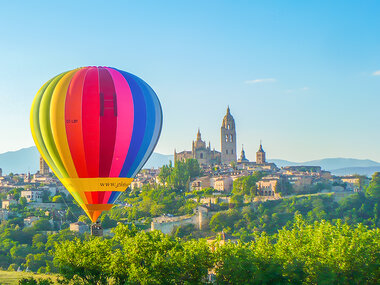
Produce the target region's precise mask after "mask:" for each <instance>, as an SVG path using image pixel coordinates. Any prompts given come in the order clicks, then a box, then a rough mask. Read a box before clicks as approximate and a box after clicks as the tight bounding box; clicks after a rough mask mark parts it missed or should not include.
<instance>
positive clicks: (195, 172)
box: [186, 158, 201, 179]
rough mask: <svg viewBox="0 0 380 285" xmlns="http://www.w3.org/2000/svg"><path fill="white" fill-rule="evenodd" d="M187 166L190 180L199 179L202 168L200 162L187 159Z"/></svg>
mask: <svg viewBox="0 0 380 285" xmlns="http://www.w3.org/2000/svg"><path fill="white" fill-rule="evenodd" d="M186 166H187V169H188V170H189V175H190V179H193V178H195V177H198V176H199V175H200V173H201V168H200V166H199V163H198V160H196V159H194V158H189V159H186Z"/></svg>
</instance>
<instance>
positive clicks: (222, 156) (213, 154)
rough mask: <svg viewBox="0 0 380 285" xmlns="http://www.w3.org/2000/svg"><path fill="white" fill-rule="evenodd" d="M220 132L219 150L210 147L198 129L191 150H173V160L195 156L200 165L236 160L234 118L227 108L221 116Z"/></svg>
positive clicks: (226, 162) (227, 162)
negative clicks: (222, 116)
mask: <svg viewBox="0 0 380 285" xmlns="http://www.w3.org/2000/svg"><path fill="white" fill-rule="evenodd" d="M220 132H221V152H219V151H216V150H215V148H214V149H211V145H210V142H209V144H208V146H206V142H205V141H203V140H202V137H201V132H200V130H198V133H197V139H196V140H195V141H193V146H192V149H191V151H182V152H178V153H177V152H176V151H175V150H174V161H177V160H180V161H185V160H186V159H189V158H195V159H197V160H198V162H199V164H201V165H212V164H229V163H231V162H236V161H237V156H236V130H235V120H234V118H233V117H232V115H231V113H230V108H229V107H228V108H227V113H226V115H225V116H224V118H223V121H222V127H221V128H220Z"/></svg>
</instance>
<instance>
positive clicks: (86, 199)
mask: <svg viewBox="0 0 380 285" xmlns="http://www.w3.org/2000/svg"><path fill="white" fill-rule="evenodd" d="M30 122H31V131H32V135H33V139H34V142H35V144H36V146H37V148H38V150H39V152H40V153H41V155H42V157H43V158H44V160H45V161H46V163H47V164H48V165H49V167H50V169H51V170H52V171H53V172H54V174H55V175H56V176H57V177H58V179H59V180H60V181H61V182H62V184H63V185H64V186H65V187H66V189H67V190H68V191H69V192H70V193H71V195H72V196H73V197H74V198H75V200H76V201H77V202H78V203H79V205H80V206H81V207H82V208H83V210H84V211H85V212H86V214H87V215H88V216H89V218H90V219H91V221H92V222H96V220H97V219H98V217H99V215H100V214H101V213H102V211H105V210H109V209H111V208H112V206H113V205H114V203H115V201H116V199H117V198H118V197H119V196H120V194H121V193H122V192H123V191H125V190H126V189H127V188H128V186H129V185H130V183H131V182H132V181H133V178H134V177H135V176H136V174H137V173H138V172H139V170H140V169H141V168H142V167H143V166H144V164H145V162H146V161H147V160H148V158H149V157H150V155H151V154H152V152H153V150H154V148H155V146H156V144H157V141H158V138H159V136H160V133H161V127H162V109H161V105H160V102H159V100H158V97H157V95H156V94H155V92H154V91H153V89H152V88H151V87H150V86H149V85H148V84H147V83H145V82H144V81H143V80H142V79H140V78H139V77H137V76H135V75H133V74H130V73H127V72H125V71H122V70H119V69H116V68H112V67H92V66H91V67H81V68H78V69H74V70H71V71H67V72H64V73H61V74H59V75H57V76H55V77H54V78H52V79H50V80H49V81H48V82H46V83H45V84H44V85H43V86H42V87H41V89H40V90H39V91H38V93H37V95H36V96H35V98H34V101H33V104H32V109H31V116H30Z"/></svg>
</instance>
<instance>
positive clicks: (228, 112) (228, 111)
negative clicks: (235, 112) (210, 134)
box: [227, 105, 230, 115]
mask: <svg viewBox="0 0 380 285" xmlns="http://www.w3.org/2000/svg"><path fill="white" fill-rule="evenodd" d="M227 115H230V105H227Z"/></svg>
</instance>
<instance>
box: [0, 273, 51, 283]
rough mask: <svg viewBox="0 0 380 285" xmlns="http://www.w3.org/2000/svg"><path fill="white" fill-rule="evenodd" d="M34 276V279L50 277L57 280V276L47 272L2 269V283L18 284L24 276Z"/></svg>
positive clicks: (0, 274) (0, 275)
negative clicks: (36, 272)
mask: <svg viewBox="0 0 380 285" xmlns="http://www.w3.org/2000/svg"><path fill="white" fill-rule="evenodd" d="M28 277H33V278H34V279H39V278H45V279H46V278H50V279H51V280H53V281H55V280H56V276H54V275H45V274H35V273H29V272H16V271H1V270H0V285H17V284H18V281H19V280H20V279H22V278H28Z"/></svg>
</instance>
